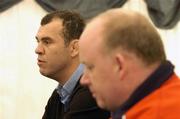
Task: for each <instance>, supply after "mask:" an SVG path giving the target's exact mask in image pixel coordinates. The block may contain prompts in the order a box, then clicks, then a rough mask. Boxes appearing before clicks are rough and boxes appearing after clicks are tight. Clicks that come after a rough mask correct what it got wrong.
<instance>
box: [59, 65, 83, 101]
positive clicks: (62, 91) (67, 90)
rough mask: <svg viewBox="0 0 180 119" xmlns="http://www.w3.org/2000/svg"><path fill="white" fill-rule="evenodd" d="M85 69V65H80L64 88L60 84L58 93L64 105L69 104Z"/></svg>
mask: <svg viewBox="0 0 180 119" xmlns="http://www.w3.org/2000/svg"><path fill="white" fill-rule="evenodd" d="M83 69H84V66H83V64H80V65H79V66H78V68H77V69H76V71H75V72H74V73H73V74H72V75H71V77H70V78H69V80H68V81H67V82H66V83H65V84H64V85H63V86H61V85H60V84H59V85H58V87H57V93H58V94H59V96H60V99H61V102H62V103H63V104H66V103H68V101H69V97H70V96H71V94H72V92H73V89H74V88H75V86H76V84H77V82H78V80H79V79H80V77H81V76H82V74H83Z"/></svg>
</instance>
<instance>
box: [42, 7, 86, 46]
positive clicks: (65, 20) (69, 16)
mask: <svg viewBox="0 0 180 119" xmlns="http://www.w3.org/2000/svg"><path fill="white" fill-rule="evenodd" d="M53 19H60V20H62V25H63V33H61V34H63V36H64V39H65V44H69V43H70V41H72V40H73V39H79V38H80V36H81V34H82V32H83V30H84V27H85V21H84V20H83V18H82V17H81V16H80V14H78V13H77V12H75V11H70V10H61V11H53V12H51V13H49V14H47V15H46V16H44V17H43V18H42V20H41V25H42V26H43V25H46V24H48V23H50V22H51V21H52V20H53Z"/></svg>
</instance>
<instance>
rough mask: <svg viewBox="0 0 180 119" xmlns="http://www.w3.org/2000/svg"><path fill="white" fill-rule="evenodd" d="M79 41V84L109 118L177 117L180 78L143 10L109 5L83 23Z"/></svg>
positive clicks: (179, 99)
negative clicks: (108, 7)
mask: <svg viewBox="0 0 180 119" xmlns="http://www.w3.org/2000/svg"><path fill="white" fill-rule="evenodd" d="M92 34H93V35H92ZM79 45H80V47H79V49H80V61H81V62H82V63H83V64H85V71H84V75H83V77H82V78H81V84H83V85H86V86H88V87H89V89H90V91H91V92H92V95H93V97H94V98H95V99H96V101H97V104H98V105H99V107H101V108H104V109H108V110H110V111H112V118H113V119H121V118H124V117H125V118H124V119H180V79H179V77H178V76H177V75H176V74H175V72H174V66H173V64H172V63H171V62H170V61H168V60H167V59H166V55H165V51H164V46H163V43H162V40H161V38H160V36H159V34H158V32H157V30H156V29H155V28H154V27H153V25H152V24H151V23H150V22H149V21H148V19H146V18H145V17H144V16H143V15H141V14H139V13H137V12H134V11H128V10H124V9H113V10H108V11H106V12H105V13H102V14H100V15H99V16H97V17H96V18H94V19H93V20H92V21H91V22H90V23H89V24H88V25H87V27H86V28H85V30H84V31H83V33H82V35H81V38H80V41H79ZM87 46H88V47H87Z"/></svg>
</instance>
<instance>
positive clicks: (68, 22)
mask: <svg viewBox="0 0 180 119" xmlns="http://www.w3.org/2000/svg"><path fill="white" fill-rule="evenodd" d="M84 27H85V23H84V21H83V19H82V18H81V17H80V16H79V14H78V13H76V12H73V11H66V10H65V11H55V12H52V13H50V14H47V15H46V16H45V17H44V18H43V19H42V21H41V26H40V28H39V30H38V33H37V35H36V39H37V42H38V45H37V48H36V50H35V52H36V54H38V59H37V60H38V63H37V64H38V65H39V71H40V73H41V74H42V75H44V76H46V77H49V78H51V79H54V80H56V81H57V82H58V83H59V85H58V87H57V88H56V89H55V90H54V92H53V93H52V96H51V97H50V99H49V101H48V104H47V106H46V108H45V113H44V115H43V119H107V118H108V117H109V112H107V111H104V110H101V109H99V108H98V107H97V105H96V102H95V100H94V99H93V98H92V96H91V94H90V92H89V90H88V89H87V88H85V87H82V86H81V85H80V84H79V79H80V78H81V76H82V73H83V66H82V65H81V64H80V63H79V47H78V39H79V37H80V35H81V33H82V31H83V29H84Z"/></svg>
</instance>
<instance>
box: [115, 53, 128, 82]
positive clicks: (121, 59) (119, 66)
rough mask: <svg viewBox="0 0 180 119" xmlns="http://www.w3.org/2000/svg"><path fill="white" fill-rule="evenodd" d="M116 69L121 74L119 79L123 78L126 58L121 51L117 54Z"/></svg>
mask: <svg viewBox="0 0 180 119" xmlns="http://www.w3.org/2000/svg"><path fill="white" fill-rule="evenodd" d="M115 60H116V66H117V67H116V71H117V73H118V75H119V79H123V76H124V72H125V69H126V68H125V58H124V56H123V55H122V54H121V53H118V54H116V56H115Z"/></svg>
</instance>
